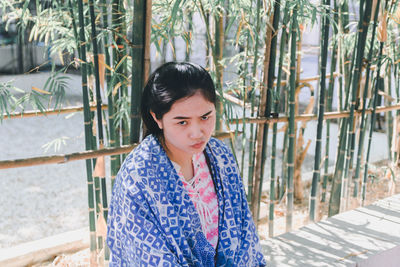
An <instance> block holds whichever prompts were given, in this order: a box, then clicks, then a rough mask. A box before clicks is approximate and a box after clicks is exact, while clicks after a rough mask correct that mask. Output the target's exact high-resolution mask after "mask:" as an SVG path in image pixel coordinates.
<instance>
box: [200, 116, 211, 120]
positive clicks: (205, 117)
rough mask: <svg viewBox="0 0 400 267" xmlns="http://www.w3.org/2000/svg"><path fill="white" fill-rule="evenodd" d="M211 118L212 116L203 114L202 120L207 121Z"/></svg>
mask: <svg viewBox="0 0 400 267" xmlns="http://www.w3.org/2000/svg"><path fill="white" fill-rule="evenodd" d="M209 118H210V116H201V120H203V121H206V120H208V119H209Z"/></svg>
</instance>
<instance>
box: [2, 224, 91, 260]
mask: <svg viewBox="0 0 400 267" xmlns="http://www.w3.org/2000/svg"><path fill="white" fill-rule="evenodd" d="M88 247H89V230H88V229H87V228H83V229H79V230H75V231H70V232H66V233H62V234H59V235H54V236H51V237H47V238H43V239H40V240H36V241H32V242H27V243H24V244H21V245H18V246H15V247H11V248H6V249H0V266H7V267H13V266H26V265H32V264H35V263H39V262H42V261H46V260H49V259H51V258H52V257H55V256H57V255H60V254H62V253H72V252H76V251H79V250H82V249H85V248H88Z"/></svg>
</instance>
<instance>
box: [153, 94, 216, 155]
mask: <svg viewBox="0 0 400 267" xmlns="http://www.w3.org/2000/svg"><path fill="white" fill-rule="evenodd" d="M151 114H152V116H153V118H154V120H155V121H156V122H157V124H158V127H160V128H161V129H162V130H163V136H164V141H165V145H166V146H167V149H168V152H169V153H170V154H171V155H172V156H173V158H180V159H182V158H185V157H190V158H191V157H192V155H193V154H195V153H199V152H201V151H203V150H204V148H205V146H206V144H207V142H208V140H209V139H210V137H211V134H212V133H213V131H214V128H215V119H216V117H215V116H216V114H215V106H214V104H213V103H212V102H209V101H208V100H207V99H205V98H204V97H203V95H202V94H201V92H200V91H197V92H196V93H195V94H194V95H193V96H190V97H186V98H182V99H179V100H177V101H176V102H175V103H174V104H173V105H172V107H171V109H170V110H169V111H168V112H167V113H165V114H164V116H163V117H162V118H161V119H160V120H158V119H156V117H155V115H154V113H152V112H151Z"/></svg>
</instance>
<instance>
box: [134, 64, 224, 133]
mask: <svg viewBox="0 0 400 267" xmlns="http://www.w3.org/2000/svg"><path fill="white" fill-rule="evenodd" d="M198 91H200V92H201V94H202V95H203V97H204V98H205V99H207V100H208V101H210V102H212V103H213V104H214V105H215V103H216V93H215V86H214V83H213V81H212V79H211V76H210V74H209V73H208V72H207V71H206V70H205V69H204V68H203V67H201V66H199V65H197V64H194V63H188V62H181V63H178V62H168V63H165V64H163V65H162V66H160V67H159V68H157V69H156V70H155V71H154V72H153V73H152V74H151V76H150V78H149V80H148V81H147V84H146V86H145V87H144V89H143V93H142V99H141V107H140V110H141V115H142V120H143V123H144V125H145V127H146V132H145V136H147V135H149V134H154V135H156V136H159V135H160V134H162V130H161V129H160V128H159V127H158V125H157V123H156V122H155V120H154V119H153V117H152V116H151V114H150V111H152V112H154V114H155V116H156V118H157V119H161V118H162V117H163V116H164V114H165V113H167V112H168V111H169V110H170V109H171V107H172V105H173V104H174V103H175V101H177V100H179V99H182V98H186V97H190V96H193V95H194V94H195V93H196V92H198Z"/></svg>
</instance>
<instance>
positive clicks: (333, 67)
mask: <svg viewBox="0 0 400 267" xmlns="http://www.w3.org/2000/svg"><path fill="white" fill-rule="evenodd" d="M338 9H339V7H338V3H337V0H334V10H335V12H334V21H335V23H336V24H337V25H338V24H339V15H338ZM333 31H334V35H335V36H337V35H338V32H339V30H338V27H333ZM337 43H338V42H337V40H336V39H334V40H333V49H332V54H331V69H330V73H331V75H330V78H329V89H328V96H327V101H326V102H327V103H326V105H327V111H328V112H329V111H332V101H333V100H332V98H333V89H334V82H335V81H334V77H333V73H334V72H335V71H336V67H337V66H336V64H337V56H338V53H339V51H338V44H337ZM330 129H331V121H330V120H327V121H326V138H325V159H324V176H323V181H322V197H321V202H325V201H326V188H327V184H328V172H329V171H328V168H329V150H330V149H329V146H330V135H331V134H330Z"/></svg>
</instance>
